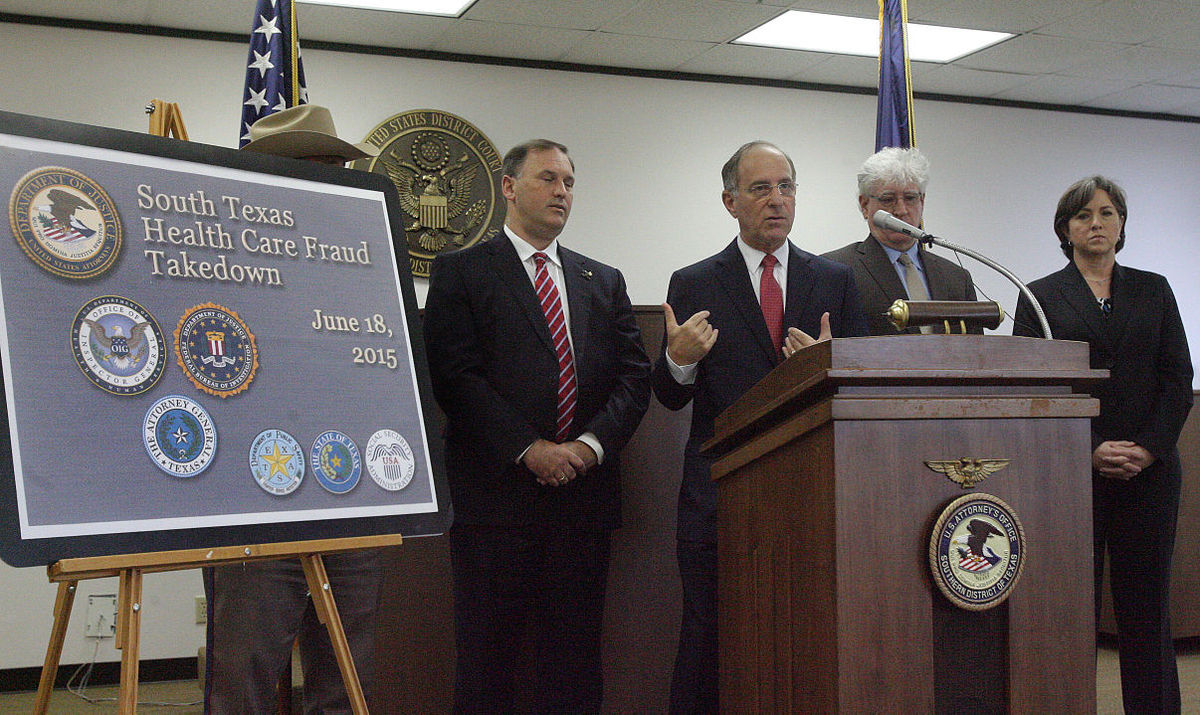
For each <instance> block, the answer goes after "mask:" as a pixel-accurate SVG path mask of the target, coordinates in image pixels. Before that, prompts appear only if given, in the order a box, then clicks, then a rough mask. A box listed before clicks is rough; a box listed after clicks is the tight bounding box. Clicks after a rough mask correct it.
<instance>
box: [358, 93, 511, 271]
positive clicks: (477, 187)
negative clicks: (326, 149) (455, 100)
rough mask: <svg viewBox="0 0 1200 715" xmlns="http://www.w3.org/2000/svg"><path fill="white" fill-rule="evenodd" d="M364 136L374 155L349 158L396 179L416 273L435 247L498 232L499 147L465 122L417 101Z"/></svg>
mask: <svg viewBox="0 0 1200 715" xmlns="http://www.w3.org/2000/svg"><path fill="white" fill-rule="evenodd" d="M365 141H366V142H367V143H369V144H373V145H375V146H377V147H379V156H377V157H372V158H370V159H359V160H358V161H355V162H354V163H353V164H351V166H352V167H353V168H355V169H362V170H364V171H373V172H375V173H376V174H383V175H384V176H386V177H388V178H389V179H391V181H392V183H393V184H395V186H396V190H397V191H398V192H399V194H400V208H401V209H402V210H403V212H404V215H403V216H401V217H400V218H401V220H402V221H403V222H404V235H405V238H406V239H407V242H408V257H409V267H410V268H411V269H412V274H413V275H414V276H417V277H419V278H428V277H429V269H430V266H431V265H432V264H433V258H434V257H435V256H436V255H437V254H439V253H446V252H449V251H455V250H458V249H460V248H465V247H467V246H470V245H472V244H475V243H478V242H479V241H486V240H488V239H490V238H492V237H493V236H496V235H497V234H499V233H500V229H501V226H503V224H504V197H503V194H502V193H501V191H500V173H501V171H500V169H501V157H500V153H499V152H497V151H496V146H495V145H494V144H492V142H491V140H490V139H488V138H487V136H485V135H484V133H483V132H481V131H479V129H478V128H476V127H475V126H474V125H472V124H471V123H470V122H468V121H467V120H465V119H463V118H462V117H456V116H454V115H453V114H449V113H447V112H439V111H437V110H434V109H418V110H414V111H411V112H404V113H402V114H397V115H395V116H394V117H391V118H389V119H385V120H384V121H383V122H382V123H380V124H379V126H377V127H375V128H374V129H373V130H371V133H370V134H368V135H367V137H366V139H365Z"/></svg>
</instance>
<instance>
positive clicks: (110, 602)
mask: <svg viewBox="0 0 1200 715" xmlns="http://www.w3.org/2000/svg"><path fill="white" fill-rule="evenodd" d="M116 634H117V597H116V596H115V595H113V594H111V593H110V594H101V595H92V596H88V603H87V620H86V621H85V622H84V635H86V636H87V637H88V638H112V637H113V636H115V635H116Z"/></svg>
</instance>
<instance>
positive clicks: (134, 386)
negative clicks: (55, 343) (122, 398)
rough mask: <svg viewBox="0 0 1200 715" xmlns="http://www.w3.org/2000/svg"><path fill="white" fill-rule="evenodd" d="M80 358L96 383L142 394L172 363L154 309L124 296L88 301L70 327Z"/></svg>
mask: <svg viewBox="0 0 1200 715" xmlns="http://www.w3.org/2000/svg"><path fill="white" fill-rule="evenodd" d="M71 349H72V352H73V353H74V354H75V362H76V363H78V364H79V369H80V370H82V371H83V374H84V375H85V376H87V379H88V380H90V381H91V383H92V384H93V385H95V386H96V387H99V388H100V389H101V390H104V391H105V392H108V393H111V394H114V395H140V394H142V393H143V392H145V391H146V390H149V389H150V388H151V387H154V385H155V383H157V382H158V378H160V377H162V374H163V370H165V369H166V367H167V343H166V340H165V339H164V338H163V334H162V329H161V328H160V327H158V321H156V320H155V319H154V316H152V315H150V311H148V310H146V309H145V308H143V307H142V306H140V305H138V304H137V303H135V302H133V301H132V300H130V299H128V298H124V297H122V296H119V295H105V296H101V297H99V298H95V299H93V300H91V301H88V302H87V303H86V304H84V306H83V307H82V308H80V309H79V313H78V314H76V315H75V323H74V324H73V325H72V326H71Z"/></svg>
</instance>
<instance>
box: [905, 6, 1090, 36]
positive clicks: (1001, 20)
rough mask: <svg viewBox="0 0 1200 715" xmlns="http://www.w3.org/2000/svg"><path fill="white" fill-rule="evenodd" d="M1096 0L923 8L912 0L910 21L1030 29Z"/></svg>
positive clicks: (978, 27)
mask: <svg viewBox="0 0 1200 715" xmlns="http://www.w3.org/2000/svg"><path fill="white" fill-rule="evenodd" d="M1095 6H1096V0H1020V2H1013V1H1012V0H1009V2H961V1H955V2H948V3H941V4H938V5H935V6H932V7H930V8H929V9H928V10H924V9H921V8H920V7H919V6H918V5H917V4H916V3H910V4H909V10H908V19H909V22H920V23H926V24H932V25H945V26H947V27H964V28H970V29H972V30H994V31H999V32H1016V33H1021V32H1029V31H1031V30H1036V29H1037V28H1039V27H1042V26H1043V25H1046V24H1049V23H1052V22H1056V21H1059V20H1063V19H1065V18H1069V17H1071V16H1073V15H1076V14H1078V13H1080V12H1082V11H1084V10H1087V9H1088V8H1090V7H1095Z"/></svg>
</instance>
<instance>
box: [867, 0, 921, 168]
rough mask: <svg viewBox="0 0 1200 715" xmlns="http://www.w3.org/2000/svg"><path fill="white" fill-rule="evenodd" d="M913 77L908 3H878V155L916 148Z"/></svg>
mask: <svg viewBox="0 0 1200 715" xmlns="http://www.w3.org/2000/svg"><path fill="white" fill-rule="evenodd" d="M912 105H913V95H912V75H911V74H910V72H909V68H908V1H907V0H879V106H878V108H877V110H876V114H875V151H879V150H880V149H883V148H884V147H889V146H895V147H900V148H901V149H908V148H909V147H914V146H916V145H917V133H916V130H915V129H914V128H913V114H912Z"/></svg>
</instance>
